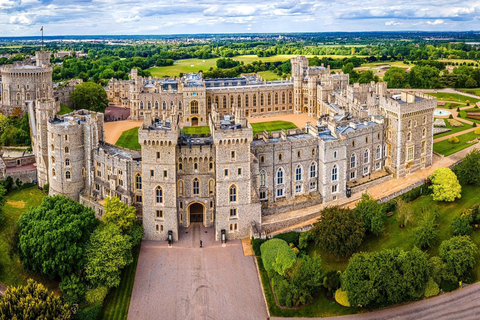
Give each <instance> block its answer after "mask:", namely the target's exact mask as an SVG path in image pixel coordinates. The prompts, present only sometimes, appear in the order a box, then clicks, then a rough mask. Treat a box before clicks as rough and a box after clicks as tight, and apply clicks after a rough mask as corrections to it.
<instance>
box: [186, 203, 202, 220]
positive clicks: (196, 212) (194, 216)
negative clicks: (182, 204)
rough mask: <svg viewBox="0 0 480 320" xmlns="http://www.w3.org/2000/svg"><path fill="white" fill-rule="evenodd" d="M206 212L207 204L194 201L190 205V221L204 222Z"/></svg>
mask: <svg viewBox="0 0 480 320" xmlns="http://www.w3.org/2000/svg"><path fill="white" fill-rule="evenodd" d="M204 214H205V206H204V205H203V204H201V203H198V202H194V203H192V204H190V205H189V206H188V215H189V218H190V223H192V222H202V223H203V218H204Z"/></svg>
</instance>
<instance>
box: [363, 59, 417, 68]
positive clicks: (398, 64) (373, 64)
mask: <svg viewBox="0 0 480 320" xmlns="http://www.w3.org/2000/svg"><path fill="white" fill-rule="evenodd" d="M382 66H390V67H399V68H405V69H407V68H410V67H413V66H415V65H414V64H413V63H410V64H405V63H403V61H393V62H391V61H385V62H379V61H376V62H369V63H363V64H362V65H361V66H360V67H358V68H356V69H362V68H364V67H369V68H380V67H382Z"/></svg>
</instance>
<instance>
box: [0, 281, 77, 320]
mask: <svg viewBox="0 0 480 320" xmlns="http://www.w3.org/2000/svg"><path fill="white" fill-rule="evenodd" d="M71 316H72V315H71V312H70V308H69V307H68V305H67V304H64V303H63V302H62V300H61V299H60V298H59V297H56V296H55V295H54V294H53V293H52V292H49V291H48V290H47V289H46V288H45V287H44V286H43V285H41V284H38V283H36V282H34V281H33V280H31V279H29V280H28V282H27V285H26V286H18V287H7V290H5V296H4V297H3V298H2V299H0V319H22V320H37V319H45V320H46V319H52V320H63V319H65V320H67V319H70V318H71Z"/></svg>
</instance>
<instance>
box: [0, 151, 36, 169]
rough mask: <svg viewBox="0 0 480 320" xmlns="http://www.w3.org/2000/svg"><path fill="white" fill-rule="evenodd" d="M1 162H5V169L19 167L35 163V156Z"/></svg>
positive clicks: (5, 159)
mask: <svg viewBox="0 0 480 320" xmlns="http://www.w3.org/2000/svg"><path fill="white" fill-rule="evenodd" d="M3 162H5V166H6V167H7V168H14V167H21V166H25V165H27V164H32V163H35V155H33V154H31V155H28V156H23V157H18V158H3Z"/></svg>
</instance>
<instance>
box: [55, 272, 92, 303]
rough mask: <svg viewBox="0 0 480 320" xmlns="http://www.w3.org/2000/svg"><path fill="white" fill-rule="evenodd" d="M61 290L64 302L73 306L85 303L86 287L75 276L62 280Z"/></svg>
mask: <svg viewBox="0 0 480 320" xmlns="http://www.w3.org/2000/svg"><path fill="white" fill-rule="evenodd" d="M60 290H62V292H63V300H64V301H66V302H67V303H68V304H70V305H71V304H73V303H81V302H82V301H83V299H84V297H85V291H86V285H85V284H84V283H83V282H82V281H81V280H80V278H78V277H77V276H76V275H75V274H71V275H69V276H66V277H64V278H63V279H62V282H60Z"/></svg>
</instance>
